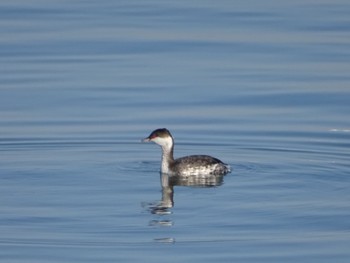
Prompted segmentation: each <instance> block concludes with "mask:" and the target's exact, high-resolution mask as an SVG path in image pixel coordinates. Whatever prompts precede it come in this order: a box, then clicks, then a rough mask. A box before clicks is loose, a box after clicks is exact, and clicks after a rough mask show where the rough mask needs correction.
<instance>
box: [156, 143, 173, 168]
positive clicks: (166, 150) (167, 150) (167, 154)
mask: <svg viewBox="0 0 350 263" xmlns="http://www.w3.org/2000/svg"><path fill="white" fill-rule="evenodd" d="M152 141H154V142H155V143H156V144H158V145H159V146H160V147H162V165H161V172H162V173H166V174H169V173H171V171H170V169H169V166H170V162H173V161H174V157H173V146H174V142H173V139H172V138H171V137H165V138H163V137H156V138H154V139H152Z"/></svg>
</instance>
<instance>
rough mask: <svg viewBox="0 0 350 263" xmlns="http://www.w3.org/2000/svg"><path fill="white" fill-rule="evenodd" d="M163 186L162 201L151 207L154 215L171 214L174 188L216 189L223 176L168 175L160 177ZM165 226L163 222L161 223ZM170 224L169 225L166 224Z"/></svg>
mask: <svg viewBox="0 0 350 263" xmlns="http://www.w3.org/2000/svg"><path fill="white" fill-rule="evenodd" d="M160 182H161V186H162V199H161V201H159V202H158V203H157V204H153V205H150V206H149V210H150V212H151V213H152V214H157V215H168V214H171V208H172V207H173V206H174V186H189V187H215V186H220V185H222V183H223V175H221V176H218V175H212V176H205V177H202V176H188V177H184V176H174V175H172V176H169V175H168V174H164V173H163V174H162V173H161V175H160ZM161 224H163V221H162V222H161ZM166 224H168V223H166Z"/></svg>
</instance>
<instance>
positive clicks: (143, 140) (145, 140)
mask: <svg viewBox="0 0 350 263" xmlns="http://www.w3.org/2000/svg"><path fill="white" fill-rule="evenodd" d="M150 141H151V139H150V138H149V137H147V138H144V139H142V140H141V142H150Z"/></svg>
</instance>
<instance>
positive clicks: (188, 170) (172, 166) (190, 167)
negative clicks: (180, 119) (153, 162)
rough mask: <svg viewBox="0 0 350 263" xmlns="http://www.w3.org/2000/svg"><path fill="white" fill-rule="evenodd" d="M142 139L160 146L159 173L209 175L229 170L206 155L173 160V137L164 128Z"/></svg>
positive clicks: (226, 166) (221, 173)
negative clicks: (160, 161)
mask: <svg viewBox="0 0 350 263" xmlns="http://www.w3.org/2000/svg"><path fill="white" fill-rule="evenodd" d="M142 141H143V142H155V143H156V144H158V145H159V146H160V147H162V166H161V173H165V174H169V175H179V176H191V175H196V176H198V175H199V176H209V175H225V174H227V173H229V172H230V171H231V170H230V166H228V165H227V164H224V163H223V162H222V161H220V160H219V159H216V158H214V157H211V156H208V155H190V156H186V157H182V158H178V159H176V160H174V139H173V137H172V136H171V133H170V132H169V131H168V130H167V129H165V128H163V129H157V130H154V131H153V132H152V133H151V134H150V135H149V136H148V137H147V138H145V139H143V140H142Z"/></svg>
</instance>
